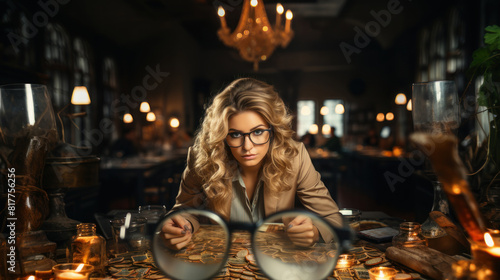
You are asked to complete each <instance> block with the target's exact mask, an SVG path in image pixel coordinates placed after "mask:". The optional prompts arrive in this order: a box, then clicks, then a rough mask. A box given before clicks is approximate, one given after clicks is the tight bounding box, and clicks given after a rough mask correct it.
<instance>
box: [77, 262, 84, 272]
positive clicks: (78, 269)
mask: <svg viewBox="0 0 500 280" xmlns="http://www.w3.org/2000/svg"><path fill="white" fill-rule="evenodd" d="M84 265H85V264H83V263H81V264H79V265H78V267H77V268H76V269H75V272H80V271H82V269H83V266H84Z"/></svg>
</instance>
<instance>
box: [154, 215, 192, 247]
mask: <svg viewBox="0 0 500 280" xmlns="http://www.w3.org/2000/svg"><path fill="white" fill-rule="evenodd" d="M192 236H193V227H192V225H191V223H190V222H189V221H188V220H186V219H185V218H183V217H181V216H179V215H177V216H175V217H173V218H172V219H168V220H167V221H165V223H164V224H163V227H162V228H161V237H162V238H163V240H164V242H165V245H166V246H167V247H168V248H169V249H172V250H180V249H182V248H184V247H185V246H186V245H187V244H188V243H189V241H191V237H192Z"/></svg>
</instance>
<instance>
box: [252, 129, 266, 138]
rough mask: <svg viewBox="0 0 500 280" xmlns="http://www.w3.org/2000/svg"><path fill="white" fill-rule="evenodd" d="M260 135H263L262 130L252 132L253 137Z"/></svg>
mask: <svg viewBox="0 0 500 280" xmlns="http://www.w3.org/2000/svg"><path fill="white" fill-rule="evenodd" d="M262 133H264V130H260V129H259V130H255V131H254V132H253V135H255V136H259V135H262Z"/></svg>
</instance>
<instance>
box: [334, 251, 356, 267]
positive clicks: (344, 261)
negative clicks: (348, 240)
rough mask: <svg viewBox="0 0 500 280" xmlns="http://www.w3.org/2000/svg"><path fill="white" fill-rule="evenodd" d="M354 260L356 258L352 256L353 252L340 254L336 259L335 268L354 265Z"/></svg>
mask: <svg viewBox="0 0 500 280" xmlns="http://www.w3.org/2000/svg"><path fill="white" fill-rule="evenodd" d="M355 261H356V258H355V257H354V255H353V254H342V255H340V256H339V258H338V260H337V266H335V269H339V268H349V267H351V266H353V265H354V262H355Z"/></svg>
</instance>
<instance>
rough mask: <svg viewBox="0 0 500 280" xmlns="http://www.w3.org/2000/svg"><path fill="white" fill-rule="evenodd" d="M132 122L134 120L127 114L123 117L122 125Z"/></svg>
mask: <svg viewBox="0 0 500 280" xmlns="http://www.w3.org/2000/svg"><path fill="white" fill-rule="evenodd" d="M133 121H134V118H133V117H132V115H131V114H129V113H127V114H125V115H124V116H123V122H124V123H132V122H133Z"/></svg>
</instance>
